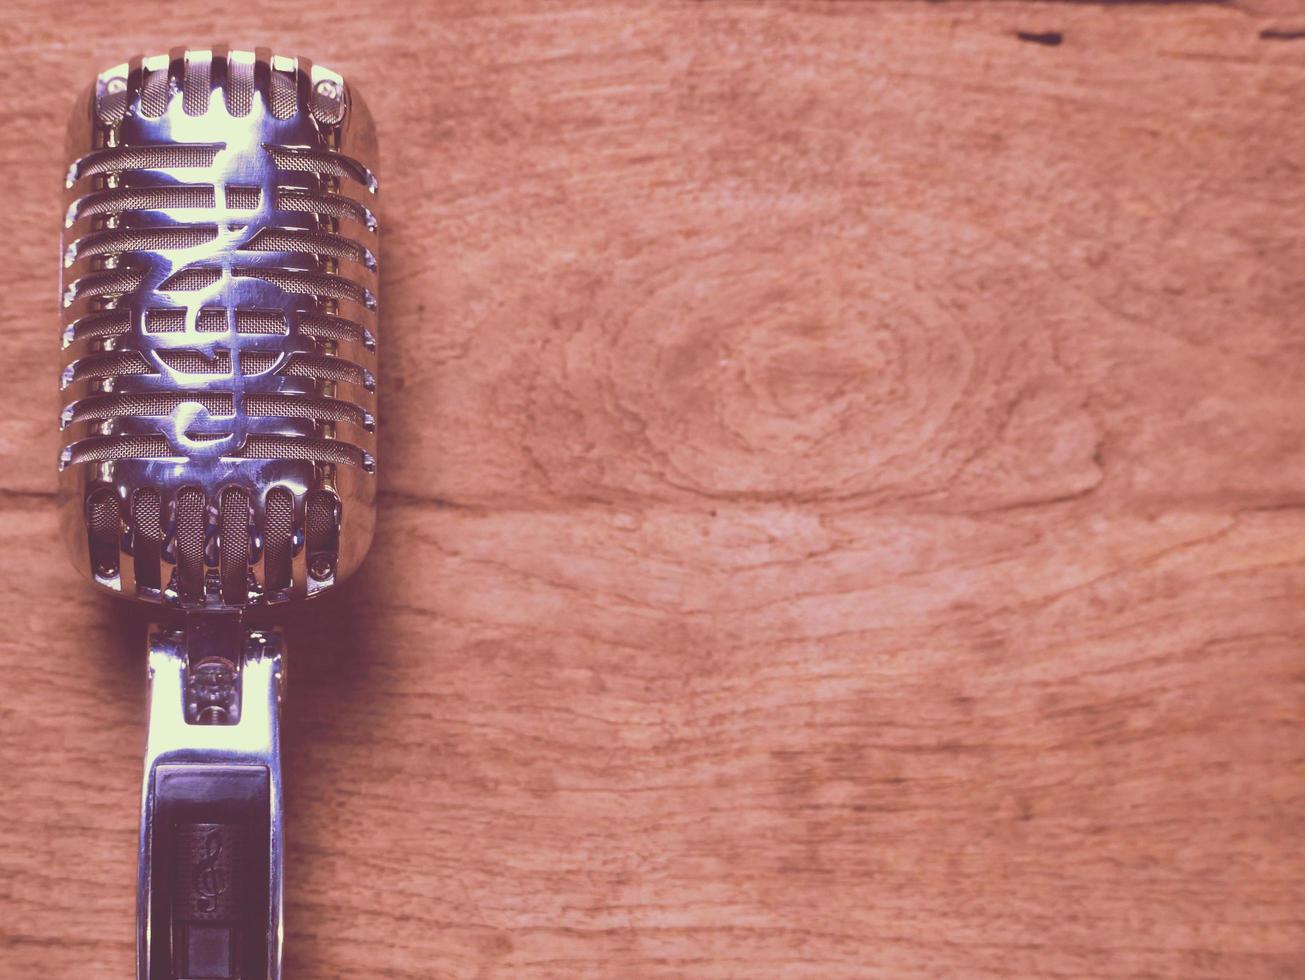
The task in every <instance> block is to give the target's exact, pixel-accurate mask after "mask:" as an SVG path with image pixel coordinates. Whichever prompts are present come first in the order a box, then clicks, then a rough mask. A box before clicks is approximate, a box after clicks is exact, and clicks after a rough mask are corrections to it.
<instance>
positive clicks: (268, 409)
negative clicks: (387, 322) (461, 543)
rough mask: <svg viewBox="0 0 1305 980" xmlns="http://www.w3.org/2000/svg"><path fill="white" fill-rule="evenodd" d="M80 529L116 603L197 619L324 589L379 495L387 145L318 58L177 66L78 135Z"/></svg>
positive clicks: (71, 539)
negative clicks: (192, 614)
mask: <svg viewBox="0 0 1305 980" xmlns="http://www.w3.org/2000/svg"><path fill="white" fill-rule="evenodd" d="M68 161H69V167H68V172H67V180H66V185H67V194H66V211H65V216H64V230H63V275H62V303H63V347H64V369H63V375H62V381H61V385H62V404H63V411H62V417H61V420H60V424H61V429H62V433H63V443H64V446H63V450H62V454H61V457H60V464H59V465H60V471H61V474H60V475H61V494H62V499H63V505H64V515H63V522H62V526H63V532H64V537H65V539H66V541H67V543H68V546H69V548H70V550H71V552H72V555H73V558H74V561H75V562H76V563H77V564H78V566H79V567H81V568H82V569H83V570H84V571H86V572H87V573H89V574H90V576H91V577H92V579H93V580H94V581H95V582H96V583H97V584H99V585H100V586H102V587H104V588H106V589H109V590H112V591H114V592H116V593H119V594H121V595H124V596H127V597H131V598H136V599H144V600H149V601H154V602H160V603H164V604H168V605H172V606H176V607H180V608H184V609H189V610H194V609H201V608H202V609H216V610H222V609H240V608H246V607H250V606H257V605H263V604H270V603H277V602H281V601H284V600H288V599H292V598H298V597H306V596H311V595H315V594H317V593H320V592H322V591H324V590H326V589H328V588H330V587H331V586H332V585H334V584H335V583H337V582H339V581H341V580H342V579H343V578H344V577H345V576H347V575H348V574H349V573H350V572H351V571H353V569H354V568H356V567H357V565H358V564H359V563H360V562H361V561H362V558H363V556H364V554H365V553H366V551H367V548H368V546H369V544H370V542H371V537H372V528H373V524H374V512H375V493H376V407H375V405H376V392H375V380H374V375H375V369H376V325H377V293H378V288H377V254H378V251H377V222H376V216H375V210H374V202H375V195H376V191H377V181H376V176H375V166H376V135H375V130H374V127H373V124H372V120H371V117H370V115H369V113H368V112H367V110H366V108H365V107H364V105H363V103H362V101H361V100H360V99H359V97H358V95H357V93H356V92H355V91H354V90H353V89H351V88H350V87H349V86H348V85H346V84H345V82H344V80H343V79H342V78H341V77H340V76H339V75H338V74H336V73H335V72H333V71H330V70H328V69H326V68H322V67H321V66H319V65H314V64H311V63H310V62H308V61H306V60H304V59H302V58H288V57H283V56H278V55H272V54H271V53H270V52H269V51H267V50H266V49H262V48H260V49H258V50H257V51H228V50H226V49H223V48H214V49H212V50H182V49H176V50H173V51H172V52H171V53H170V54H167V55H157V56H153V57H144V58H139V57H138V58H135V59H133V60H132V61H130V62H127V63H124V64H121V65H118V66H116V67H113V68H110V69H108V70H107V71H104V72H102V73H101V74H100V75H99V77H98V79H97V80H96V82H95V84H94V86H93V87H92V89H91V90H90V92H89V93H88V94H87V95H86V96H85V97H84V98H83V99H82V100H81V101H80V102H79V103H78V106H77V110H76V113H75V116H74V118H73V122H72V125H71V126H70V129H69V142H68Z"/></svg>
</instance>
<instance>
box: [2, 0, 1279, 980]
mask: <svg viewBox="0 0 1305 980" xmlns="http://www.w3.org/2000/svg"><path fill="white" fill-rule="evenodd" d="M224 8H225V13H224ZM1020 32H1024V33H1026V34H1034V35H1044V36H1042V37H1041V38H1040V39H1037V38H1034V39H1022V38H1020V37H1019V34H1020ZM1052 34H1058V35H1059V40H1060V42H1061V43H1059V44H1055V43H1051V42H1054V41H1055V40H1057V38H1056V37H1055V36H1046V35H1052ZM216 40H228V41H230V42H232V43H235V44H238V45H243V46H247V45H252V44H256V43H270V44H271V45H273V46H274V47H275V48H277V49H278V50H280V51H283V52H286V53H293V52H296V51H301V52H303V53H305V54H308V55H309V56H311V57H313V58H316V59H320V60H322V61H323V62H325V63H329V64H331V65H333V66H334V67H336V68H338V69H340V70H341V71H343V72H345V73H346V74H348V75H349V76H350V77H351V78H353V79H354V80H356V81H357V83H358V84H359V86H360V87H361V88H363V90H364V91H365V93H366V95H367V96H368V99H369V101H370V103H371V106H372V108H373V111H374V113H375V115H376V117H377V120H378V124H379V128H380V130H381V134H382V139H383V155H382V161H383V171H382V175H383V181H384V184H385V190H384V198H383V202H382V215H383V219H384V233H385V237H384V298H383V304H384V314H385V320H384V336H383V345H384V346H383V355H382V376H381V377H382V382H383V384H384V393H383V406H382V411H383V425H384V430H383V431H384V434H383V438H382V443H383V445H382V452H383V458H382V487H383V494H382V499H381V514H380V530H379V537H378V540H377V542H376V545H375V548H374V550H373V552H372V556H371V558H370V560H369V563H368V565H367V566H366V568H365V571H364V572H363V573H361V574H360V576H359V577H358V578H357V579H356V580H355V582H354V583H353V585H352V586H351V587H350V588H349V590H348V592H347V594H346V595H345V597H344V598H343V599H342V600H341V601H339V602H337V603H336V604H334V605H323V607H322V608H320V609H313V610H311V614H303V615H301V616H300V617H299V618H298V619H297V620H295V621H294V622H293V623H292V624H291V625H290V627H289V634H290V639H291V642H292V656H293V658H294V659H293V661H292V671H291V673H292V686H291V691H290V694H291V698H290V703H289V706H288V762H287V765H288V794H289V795H288V805H289V834H290V841H289V873H290V878H289V883H288V888H289V905H288V911H287V916H288V922H287V927H288V942H287V946H286V951H287V966H288V977H289V980H325V978H365V980H376V978H404V980H408V978H423V980H424V978H445V977H447V978H464V980H490V978H492V980H509V978H511V980H517V978H524V980H542V978H552V977H557V978H617V980H624V978H673V977H688V978H703V980H725V978H749V980H750V978H785V980H843V978H907V980H913V978H919V980H926V978H928V980H933V978H940V977H961V978H1011V977H1029V978H1042V977H1055V978H1183V980H1204V978H1234V980H1248V978H1269V977H1274V978H1289V977H1305V848H1303V847H1302V814H1303V812H1305V752H1303V751H1302V750H1303V748H1305V741H1303V738H1302V736H1303V734H1305V733H1303V732H1302V724H1303V722H1305V669H1303V664H1305V661H1303V660H1302V644H1303V643H1305V601H1302V600H1303V599H1305V442H1303V441H1302V422H1301V398H1302V384H1303V383H1305V330H1303V328H1305V322H1302V308H1303V306H1305V277H1303V276H1302V272H1303V270H1305V265H1303V263H1305V116H1303V113H1302V109H1303V108H1305V10H1301V9H1299V8H1295V7H1293V6H1290V5H1288V4H1286V3H1274V2H1272V0H1267V2H1265V3H1262V4H1259V5H1241V4H1239V5H1236V6H1234V5H1231V4H1229V5H1222V4H1213V3H1200V2H1194V3H1180V4H1168V5H1155V6H1144V5H1111V6H1089V5H1077V4H1055V3H1045V4H1013V3H1011V4H1007V3H941V4H931V3H923V2H914V3H912V2H907V3H840V4H818V3H791V4H781V3H777V4H765V5H763V4H736V3H721V4H706V5H699V4H686V3H670V4H647V5H644V4H620V5H611V6H608V5H594V6H586V5H575V4H540V5H533V4H524V3H518V2H505V3H499V4H495V5H486V6H473V5H470V4H452V5H439V6H427V5H423V4H415V3H409V4H401V3H382V2H379V0H373V2H353V3H346V2H339V3H334V2H321V0H319V2H314V3H311V4H309V3H295V4H284V5H276V6H273V7H270V8H262V7H261V5H260V10H259V11H258V12H255V11H254V10H253V5H240V9H239V10H238V11H237V9H236V5H234V4H231V3H227V4H214V3H211V2H197V0H187V2H179V3H171V4H167V5H166V6H163V5H155V4H146V3H137V4H106V3H87V4H68V5H61V6H58V7H56V6H53V5H46V4H44V3H37V2H34V0H21V2H17V3H14V2H11V3H9V4H7V5H6V10H5V12H4V16H3V19H2V20H0V47H2V49H3V54H4V60H3V63H0V111H2V113H3V118H4V120H5V124H6V127H5V128H6V131H7V137H6V139H5V140H3V141H2V142H0V186H2V187H3V188H4V190H3V202H4V208H5V213H6V219H7V220H6V223H5V236H6V240H7V242H6V243H7V248H6V258H5V261H4V262H3V263H0V275H2V276H3V284H2V286H3V296H4V303H3V304H2V305H3V312H2V313H0V317H2V318H3V322H2V324H0V329H2V330H3V335H4V362H3V371H2V372H0V392H2V400H3V403H2V405H0V450H2V452H3V455H2V458H3V466H2V467H0V535H2V540H3V547H2V548H0V617H3V621H4V623H5V627H6V628H5V629H4V630H3V631H2V632H0V678H2V679H0V718H2V719H3V727H2V728H0V739H2V741H0V794H2V795H0V806H2V807H3V814H4V815H3V820H0V827H2V829H0V976H3V977H5V978H14V980H27V978H41V980H46V978H54V980H60V978H79V980H84V978H94V980H99V978H110V980H112V978H120V977H127V976H129V975H130V973H131V969H132V966H131V964H132V954H133V946H132V889H133V873H134V861H135V834H136V818H137V800H138V786H139V778H140V771H139V767H140V754H141V748H142V739H143V732H142V719H143V714H142V711H143V693H144V691H143V662H142V659H141V649H142V636H143V628H144V622H145V618H144V617H145V614H143V613H139V612H137V611H135V610H132V609H130V608H128V607H125V606H119V605H117V604H115V603H114V602H112V601H110V600H107V599H103V598H97V597H93V596H92V595H91V594H90V591H89V588H88V587H87V586H86V585H85V584H83V583H82V582H80V581H79V580H78V579H77V577H76V576H75V575H74V574H73V572H72V571H71V568H70V566H69V564H68V562H67V560H66V559H65V557H64V555H63V553H62V549H61V546H60V545H59V544H58V543H57V542H56V540H55V506H54V503H53V501H52V496H51V492H52V487H53V483H54V458H55V446H56V442H57V440H56V436H55V414H56V413H55V399H54V396H53V389H54V383H55V377H56V359H57V353H56V346H57V343H56V337H57V332H58V328H57V326H56V311H55V299H56V285H55V283H56V262H57V251H58V247H57V236H58V226H59V220H58V218H59V209H60V205H59V193H60V187H59V177H60V174H61V172H62V166H63V164H62V160H61V156H60V154H61V140H62V130H63V126H64V123H65V119H66V116H67V114H68V112H69V108H70V105H71V102H72V99H73V96H74V93H75V91H76V90H77V89H78V88H79V87H80V86H82V85H83V84H85V83H86V82H87V81H88V79H89V78H90V77H91V75H92V74H93V72H95V71H96V70H98V69H99V68H101V67H103V66H105V65H108V64H111V63H114V62H116V61H118V60H120V59H122V58H124V57H125V56H127V55H129V54H131V53H133V52H135V51H139V50H148V51H154V50H161V49H163V48H165V47H166V46H168V45H169V44H175V43H186V42H190V43H194V44H197V45H203V44H206V43H209V42H212V41H216Z"/></svg>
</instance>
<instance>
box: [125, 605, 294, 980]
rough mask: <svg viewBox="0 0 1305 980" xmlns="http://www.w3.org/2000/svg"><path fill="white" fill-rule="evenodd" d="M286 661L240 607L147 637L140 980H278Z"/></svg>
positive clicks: (195, 616) (277, 641)
mask: <svg viewBox="0 0 1305 980" xmlns="http://www.w3.org/2000/svg"><path fill="white" fill-rule="evenodd" d="M283 652H284V648H283V644H282V640H281V635H280V633H279V632H277V631H269V630H249V629H246V628H244V626H243V624H242V622H241V617H240V613H239V612H238V611H227V612H192V613H191V614H190V615H189V616H188V618H187V619H186V621H185V623H184V625H183V626H182V627H180V628H169V627H160V626H153V627H151V628H150V634H149V736H148V743H147V747H146V751H145V775H144V786H143V790H142V794H141V829H140V865H139V877H138V888H137V899H136V925H137V964H138V969H137V976H138V980H190V978H197V977H205V978H214V980H241V978H244V980H248V978H250V977H258V978H262V977H267V978H268V980H280V977H281V932H282V913H281V893H282V866H283V861H282V855H283V836H282V834H283V826H282V811H281V748H280V735H279V727H280V714H281V700H282V697H283V696H284V691H285V668H284V662H283Z"/></svg>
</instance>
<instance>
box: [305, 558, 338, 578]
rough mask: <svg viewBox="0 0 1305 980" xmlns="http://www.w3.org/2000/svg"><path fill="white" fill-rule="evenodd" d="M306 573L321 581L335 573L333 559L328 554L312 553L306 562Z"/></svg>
mask: <svg viewBox="0 0 1305 980" xmlns="http://www.w3.org/2000/svg"><path fill="white" fill-rule="evenodd" d="M308 574H310V575H311V576H312V577H313V578H315V579H317V581H319V582H322V581H325V580H326V579H328V578H330V577H331V576H332V575H334V574H335V561H334V559H332V558H331V556H330V555H314V556H313V560H312V561H311V562H309V564H308Z"/></svg>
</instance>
